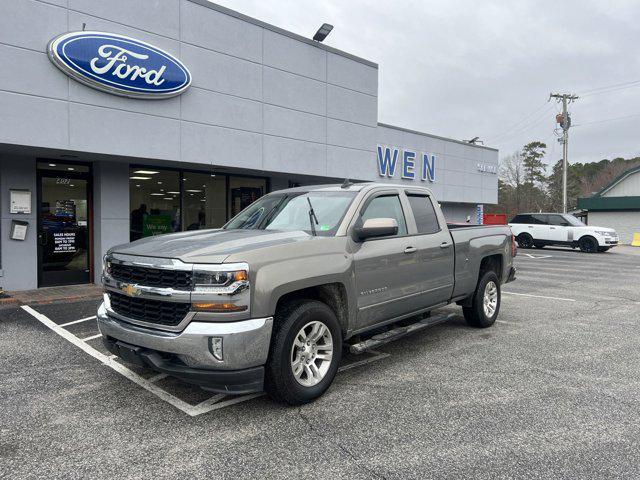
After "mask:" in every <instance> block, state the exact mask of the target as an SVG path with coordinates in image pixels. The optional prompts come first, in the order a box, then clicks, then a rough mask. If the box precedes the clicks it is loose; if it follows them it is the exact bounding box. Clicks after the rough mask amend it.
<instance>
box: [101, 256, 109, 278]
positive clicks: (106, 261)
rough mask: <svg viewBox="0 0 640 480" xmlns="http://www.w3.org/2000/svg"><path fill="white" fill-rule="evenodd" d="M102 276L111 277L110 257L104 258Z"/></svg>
mask: <svg viewBox="0 0 640 480" xmlns="http://www.w3.org/2000/svg"><path fill="white" fill-rule="evenodd" d="M102 274H103V275H111V262H110V261H109V257H108V255H105V256H104V257H102Z"/></svg>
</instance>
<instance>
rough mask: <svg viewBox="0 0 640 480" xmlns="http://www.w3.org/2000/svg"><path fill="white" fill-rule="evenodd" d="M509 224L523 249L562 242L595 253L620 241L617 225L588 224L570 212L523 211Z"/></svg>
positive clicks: (605, 249) (561, 243) (563, 244)
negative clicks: (614, 226) (598, 225)
mask: <svg viewBox="0 0 640 480" xmlns="http://www.w3.org/2000/svg"><path fill="white" fill-rule="evenodd" d="M509 226H510V227H511V231H512V232H513V234H514V235H515V236H516V240H517V241H518V245H519V246H520V247H522V248H532V247H536V248H543V247H545V246H546V245H561V246H567V247H572V248H576V247H578V248H580V250H582V251H583V252H589V253H594V252H606V251H607V250H609V249H610V248H611V247H614V246H616V245H617V244H618V241H619V239H618V234H617V233H616V231H615V230H614V229H613V228H605V227H595V226H593V225H586V224H585V223H583V222H581V221H580V220H578V219H577V218H576V217H574V216H573V215H570V214H568V213H521V214H518V215H516V216H515V217H514V218H513V219H512V220H511V221H510V222H509Z"/></svg>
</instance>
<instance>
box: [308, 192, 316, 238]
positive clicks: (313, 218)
mask: <svg viewBox="0 0 640 480" xmlns="http://www.w3.org/2000/svg"><path fill="white" fill-rule="evenodd" d="M307 202H308V203H309V223H310V224H311V233H312V234H313V236H314V237H316V236H318V233H317V232H316V225H318V217H316V212H314V211H313V205H311V200H310V199H309V197H307ZM314 221H315V224H314Z"/></svg>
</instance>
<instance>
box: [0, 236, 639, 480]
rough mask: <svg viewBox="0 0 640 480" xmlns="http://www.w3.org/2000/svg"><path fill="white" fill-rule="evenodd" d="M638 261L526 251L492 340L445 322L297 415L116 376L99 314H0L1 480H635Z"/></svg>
mask: <svg viewBox="0 0 640 480" xmlns="http://www.w3.org/2000/svg"><path fill="white" fill-rule="evenodd" d="M636 252H637V250H632V249H631V248H623V247H620V248H618V249H614V250H612V251H611V252H608V253H605V254H584V253H581V252H579V251H571V250H569V249H552V248H545V249H543V250H521V251H520V252H519V256H518V257H517V258H516V266H517V268H518V279H517V280H516V282H514V283H511V284H508V285H505V286H504V288H503V299H502V307H501V313H500V316H499V319H498V322H497V324H496V325H494V326H493V327H492V328H490V329H485V330H479V329H473V328H470V327H467V326H466V324H465V322H464V320H463V318H462V315H461V311H460V309H459V308H457V307H448V308H447V309H446V310H450V311H452V312H456V313H457V315H456V317H455V318H454V319H452V320H451V321H449V322H448V323H446V324H442V325H439V326H436V327H433V328H432V329H429V330H426V331H423V332H420V333H418V334H416V335H414V336H412V337H408V338H405V339H402V340H400V341H397V342H395V343H391V344H388V345H386V346H384V347H382V348H380V349H379V350H378V351H376V352H372V353H368V354H364V355H362V356H358V357H353V356H349V357H348V358H346V359H345V361H344V364H343V369H342V371H341V372H340V373H339V374H338V377H337V378H336V381H335V383H334V385H333V386H332V387H331V388H330V390H329V391H328V392H327V394H326V395H324V396H323V397H322V398H320V399H319V400H317V401H316V402H314V403H312V404H309V405H305V406H302V407H299V408H293V407H285V406H282V405H279V404H275V403H273V402H272V401H271V400H269V399H268V398H267V397H265V396H260V395H252V396H244V397H229V396H222V395H215V394H211V393H207V392H204V391H202V390H200V389H198V388H195V387H191V386H188V385H185V384H181V383H180V382H177V381H175V380H172V379H171V378H167V377H164V376H162V375H157V374H155V373H154V372H150V371H146V370H143V369H139V368H137V367H134V366H130V365H126V364H124V363H121V362H120V361H119V360H117V359H115V358H113V357H112V356H110V354H109V353H108V352H107V351H106V350H105V349H104V348H103V347H102V345H101V340H100V338H99V331H98V329H97V326H96V322H95V318H93V316H94V315H95V310H96V306H97V304H96V302H95V301H84V302H76V303H71V304H69V303H65V304H53V305H45V306H32V307H25V308H19V307H13V308H7V309H4V310H0V316H1V317H2V320H1V325H0V326H1V329H0V331H1V333H2V335H1V336H0V363H1V365H0V367H1V374H0V391H1V392H2V395H0V397H1V400H0V408H1V410H0V476H3V477H4V476H7V477H11V478H31V477H34V478H35V477H41V478H42V477H46V478H61V477H65V478H86V477H89V476H95V477H98V476H99V477H102V478H112V477H116V476H118V477H136V478H175V477H181V478H186V477H198V478H199V477H208V478H298V479H300V478H318V477H323V478H350V479H353V478H374V479H378V478H387V479H391V478H397V479H404V478H527V479H529V478H611V477H618V478H637V477H639V476H640V462H638V458H639V456H640V444H639V443H638V438H640V413H639V412H640V376H639V374H638V372H640V329H639V328H638V327H639V326H640V315H639V313H640V290H639V289H638V283H639V280H640V255H638V254H637V253H636Z"/></svg>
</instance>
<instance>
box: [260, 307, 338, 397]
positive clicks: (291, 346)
mask: <svg viewBox="0 0 640 480" xmlns="http://www.w3.org/2000/svg"><path fill="white" fill-rule="evenodd" d="M275 320H276V322H275V325H274V335H273V338H272V340H271V350H270V352H269V360H268V362H267V367H266V372H265V388H266V390H267V393H269V395H270V396H271V397H272V398H274V399H275V400H278V401H281V402H285V403H288V404H290V405H301V404H303V403H308V402H311V401H313V400H315V399H316V398H318V397H319V396H321V395H322V394H323V393H324V392H325V391H326V390H327V389H328V388H329V386H330V385H331V383H332V382H333V379H334V377H335V376H336V373H337V371H338V364H339V363H340V357H341V355H342V331H341V329H340V324H339V323H338V319H337V318H336V316H335V314H334V313H333V310H331V309H330V308H329V307H328V306H327V305H326V304H324V303H322V302H319V301H316V300H299V301H294V302H291V303H289V304H287V305H285V306H284V307H283V308H281V309H280V310H279V311H278V313H277V314H276V319H275Z"/></svg>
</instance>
